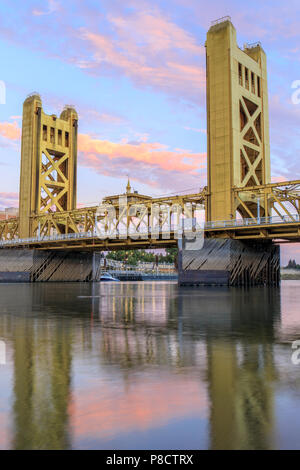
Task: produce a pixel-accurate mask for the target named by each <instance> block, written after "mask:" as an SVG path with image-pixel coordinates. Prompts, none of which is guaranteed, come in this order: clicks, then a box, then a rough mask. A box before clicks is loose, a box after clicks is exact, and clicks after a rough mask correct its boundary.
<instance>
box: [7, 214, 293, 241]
mask: <svg viewBox="0 0 300 470" xmlns="http://www.w3.org/2000/svg"><path fill="white" fill-rule="evenodd" d="M299 222H300V217H299V214H291V215H281V216H270V217H257V218H248V219H232V220H215V221H211V222H206V223H205V224H204V230H214V229H222V228H234V227H248V226H264V225H276V224H277V225H282V224H291V223H299ZM180 230H182V229H181V228H179V227H178V226H174V225H171V226H170V227H169V228H168V229H165V230H162V229H161V228H160V229H158V228H154V230H153V231H152V230H151V227H149V228H148V231H140V232H129V233H128V237H130V236H132V235H133V234H134V235H136V236H138V235H143V234H148V236H149V237H151V235H152V236H153V235H154V234H155V235H157V234H160V235H164V234H166V235H167V234H168V233H170V232H174V231H178V233H179V232H180ZM152 232H153V233H152ZM81 238H98V236H97V233H96V232H95V231H88V232H80V233H66V234H61V235H57V234H53V235H50V236H38V237H31V238H14V239H12V240H0V247H2V248H3V247H5V246H12V245H26V244H31V243H39V242H47V241H63V240H77V239H81ZM108 238H109V237H108ZM115 238H117V236H116V237H115ZM146 238H147V237H146ZM166 239H167V238H166Z"/></svg>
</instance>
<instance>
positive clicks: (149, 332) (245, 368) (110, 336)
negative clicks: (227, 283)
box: [0, 283, 280, 448]
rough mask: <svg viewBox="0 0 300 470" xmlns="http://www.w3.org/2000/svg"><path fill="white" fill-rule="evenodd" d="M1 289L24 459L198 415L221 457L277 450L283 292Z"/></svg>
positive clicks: (17, 440)
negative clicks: (30, 453)
mask: <svg viewBox="0 0 300 470" xmlns="http://www.w3.org/2000/svg"><path fill="white" fill-rule="evenodd" d="M3 288H4V286H3V287H2V288H1V289H2V291H3V292H2V291H1V300H0V304H1V310H2V311H3V314H2V315H1V319H0V336H1V338H4V339H5V340H6V342H7V345H8V350H9V354H10V355H12V365H13V368H14V408H13V419H14V425H13V428H12V429H13V439H12V442H13V446H14V447H15V448H42V447H48V448H49V447H51V448H67V447H70V446H72V440H74V439H77V440H78V441H79V440H80V439H81V437H82V436H81V433H84V432H87V433H88V430H86V431H83V430H82V429H86V426H85V424H86V421H85V420H88V422H89V425H91V426H92V429H93V430H94V431H93V432H95V436H96V437H95V439H96V440H97V436H98V439H99V442H100V441H101V442H102V439H104V437H105V436H106V434H105V432H106V431H105V432H104V429H107V432H109V433H110V434H112V435H114V433H117V434H118V432H122V433H126V432H127V430H128V429H131V431H132V432H133V431H136V432H138V430H139V429H140V428H141V427H142V428H145V427H146V428H147V429H151V428H152V427H153V426H154V428H155V426H156V425H158V424H159V423H160V422H164V421H165V420H166V421H168V420H171V419H174V418H176V417H177V419H179V417H181V419H183V417H184V416H185V415H191V413H192V414H193V415H196V416H198V415H199V413H200V415H202V416H204V417H205V416H207V413H209V415H208V416H207V419H209V423H210V443H209V444H208V445H209V446H210V447H212V448H269V447H272V445H273V443H272V432H273V426H274V402H273V393H274V387H275V384H276V381H277V375H278V372H277V371H276V369H277V366H276V356H275V355H274V341H275V337H276V335H277V328H278V326H279V325H280V293H279V291H278V290H277V289H269V290H265V289H258V288H252V289H250V290H240V289H239V290H237V289H231V290H228V289H222V288H219V289H217V290H216V289H199V290H197V291H195V290H193V289H190V288H184V289H180V290H178V288H177V286H176V284H156V283H142V284H118V285H117V284H115V285H108V284H106V285H98V286H95V285H94V287H92V286H91V285H81V286H78V285H72V284H70V285H50V284H46V285H41V284H39V285H20V288H19V295H18V298H16V296H14V295H12V292H13V291H14V289H15V288H14V286H5V291H4V289H3ZM78 296H79V297H78ZM266 306H267V307H266ZM79 311H80V313H78V312H79ZM89 367H90V368H91V371H92V372H91V376H90V377H89V375H88V373H87V372H85V371H86V368H89ZM86 373H87V375H86ZM143 383H144V384H145V386H144V385H143ZM135 389H136V390H138V391H139V393H140V394H141V396H140V395H137V394H136V393H135V392H134V390H135ZM143 394H144V396H143ZM121 405H122V406H123V407H124V409H123V410H122V416H121V417H120V421H121V422H122V425H121V424H117V423H118V416H117V414H118V413H119V412H120V409H119V406H121ZM156 405H157V406H156ZM173 405H174V406H173ZM118 426H121V428H122V429H119V428H118ZM87 427H88V426H87ZM99 442H98V445H101V443H100V444H99ZM73 445H74V444H73Z"/></svg>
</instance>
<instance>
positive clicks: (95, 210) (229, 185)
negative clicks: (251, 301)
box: [0, 17, 300, 285]
mask: <svg viewBox="0 0 300 470" xmlns="http://www.w3.org/2000/svg"><path fill="white" fill-rule="evenodd" d="M205 46H206V77H207V162H208V165H207V166H208V174H207V186H206V187H204V188H201V189H199V192H198V193H194V194H187V195H177V196H172V197H167V196H166V197H161V198H152V197H150V196H147V195H141V194H138V193H136V192H133V191H132V190H131V187H130V184H128V186H127V188H126V192H125V193H124V194H121V195H115V196H107V197H106V198H104V200H103V201H102V206H101V207H102V209H101V208H99V207H98V206H95V207H86V208H80V209H78V208H77V203H76V193H77V133H78V115H77V113H76V110H75V109H74V107H72V106H66V107H65V109H64V110H63V112H62V113H61V114H60V116H59V117H57V116H56V115H47V114H46V113H45V112H44V110H43V107H42V101H41V98H40V96H39V95H38V94H37V93H34V94H32V95H30V96H29V97H27V99H26V100H25V102H24V105H23V121H22V146H21V172H20V173H21V174H20V193H19V194H20V196H19V215H18V217H12V218H9V219H7V220H2V221H0V249H1V250H0V273H1V270H2V269H3V267H2V268H1V256H2V257H3V256H4V258H5V256H6V255H5V253H7V251H8V250H12V249H14V250H16V249H18V250H20V249H21V250H27V252H28V250H32V251H34V252H35V253H38V252H40V254H39V256H38V258H39V259H41V258H43V260H44V261H43V262H41V266H42V265H43V263H44V264H45V263H46V264H47V259H48V260H49V258H51V260H53V259H54V258H55V254H54V253H56V254H57V256H58V257H59V259H60V260H62V259H63V255H62V254H60V255H58V253H65V254H66V256H65V258H68V259H69V258H70V254H68V252H70V253H72V252H74V251H78V252H80V253H82V252H94V251H95V252H96V251H98V252H99V251H101V250H110V249H133V248H155V247H166V246H171V245H173V246H174V245H178V246H179V281H180V283H182V284H185V283H188V284H190V283H192V284H193V283H196V284H202V283H204V284H213V283H217V284H230V285H236V284H249V283H253V284H277V283H278V282H279V246H278V244H279V243H292V242H299V241H300V215H299V214H300V205H299V201H300V180H295V181H284V182H280V183H272V182H271V168H270V141H269V111H268V85H267V61H266V54H265V52H264V50H263V48H262V46H261V44H260V43H255V44H250V45H249V44H246V45H245V46H244V48H243V49H241V48H240V47H238V45H237V41H236V30H235V28H234V26H233V24H232V23H231V20H230V18H229V17H225V18H222V19H221V20H220V21H217V22H214V23H213V24H212V26H211V28H210V29H209V31H208V33H207V40H206V44H205ZM124 201H125V202H124ZM201 208H202V209H203V210H204V211H205V223H204V225H203V231H204V235H205V240H204V246H203V248H202V249H201V250H197V249H192V250H187V249H186V246H185V243H184V240H183V242H182V240H180V238H181V237H180V236H179V235H178V234H179V232H180V230H181V228H182V223H183V222H182V220H185V219H187V220H188V221H192V224H193V223H194V222H193V221H195V219H196V213H197V211H198V210H199V209H201ZM111 214H112V215H111ZM99 224H100V225H101V224H102V226H105V230H106V231H107V236H105V237H101V236H99V230H98V226H99ZM191 231H195V226H194V225H193V227H192V229H191ZM183 237H184V235H183ZM18 253H19V252H18ZM46 254H47V255H46ZM82 256H83V258H82V259H84V255H82ZM86 257H87V256H86ZM4 258H3V259H4ZM92 258H93V257H90V258H89V259H92ZM62 263H63V261H62ZM48 264H49V263H48ZM56 264H57V263H56ZM40 269H41V268H40V267H39V268H38V270H40ZM53 269H54V268H53ZM3 270H5V269H3ZM38 272H39V271H38ZM31 274H32V271H31ZM50 277H51V276H50ZM0 278H1V275H0ZM31 278H32V279H35V280H39V276H37V275H36V274H35V275H32V276H31ZM49 280H50V278H49Z"/></svg>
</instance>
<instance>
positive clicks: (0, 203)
mask: <svg viewBox="0 0 300 470" xmlns="http://www.w3.org/2000/svg"><path fill="white" fill-rule="evenodd" d="M18 205H19V194H18V193H4V192H2V193H0V210H3V209H5V208H6V207H18Z"/></svg>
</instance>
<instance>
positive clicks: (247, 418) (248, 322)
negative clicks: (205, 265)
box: [180, 288, 280, 449]
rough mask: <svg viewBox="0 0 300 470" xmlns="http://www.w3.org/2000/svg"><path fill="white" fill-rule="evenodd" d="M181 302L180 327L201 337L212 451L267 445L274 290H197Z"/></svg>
mask: <svg viewBox="0 0 300 470" xmlns="http://www.w3.org/2000/svg"><path fill="white" fill-rule="evenodd" d="M184 292H185V293H186V295H185V296H184V295H183V296H182V297H181V307H180V308H181V310H182V311H184V310H185V309H186V308H189V309H190V311H194V315H191V316H189V317H188V319H189V320H187V321H186V322H185V323H184V325H183V328H184V329H188V328H193V329H194V330H198V331H199V332H200V331H201V332H202V334H203V333H204V332H205V335H206V345H207V357H208V364H207V380H208V387H209V395H210V403H211V406H210V426H211V429H210V431H211V432H210V436H211V447H212V448H213V449H243V448H253V449H260V448H262V449H265V448H269V447H271V446H272V442H271V439H272V436H271V433H272V425H273V419H274V418H273V396H272V382H273V380H274V379H275V376H276V372H275V366H274V359H273V350H272V342H273V339H274V327H275V326H276V323H277V322H278V321H279V319H280V291H279V290H277V289H263V288H257V289H255V288H253V289H248V290H242V289H235V288H234V289H203V290H201V289H200V290H199V296H201V292H202V297H203V299H202V300H203V301H202V302H201V301H200V302H199V297H198V300H197V296H192V295H191V297H190V300H189V302H188V303H187V302H186V299H187V298H188V296H187V292H188V290H185V291H184Z"/></svg>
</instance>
